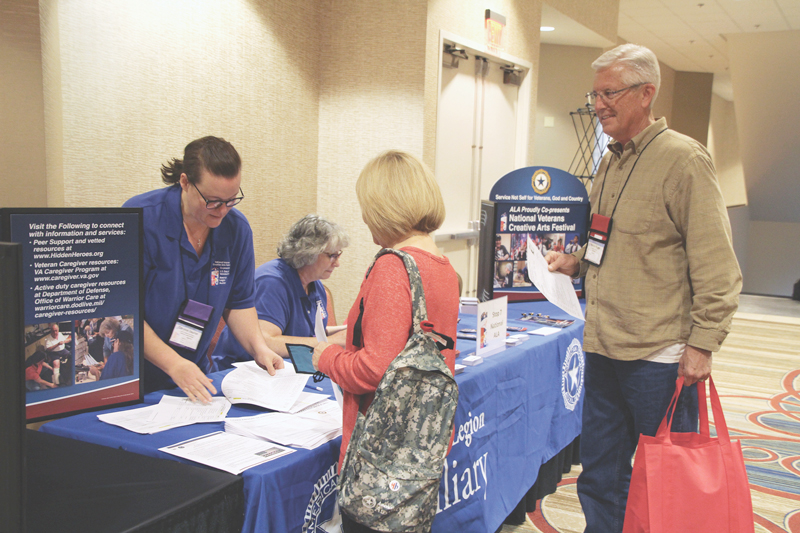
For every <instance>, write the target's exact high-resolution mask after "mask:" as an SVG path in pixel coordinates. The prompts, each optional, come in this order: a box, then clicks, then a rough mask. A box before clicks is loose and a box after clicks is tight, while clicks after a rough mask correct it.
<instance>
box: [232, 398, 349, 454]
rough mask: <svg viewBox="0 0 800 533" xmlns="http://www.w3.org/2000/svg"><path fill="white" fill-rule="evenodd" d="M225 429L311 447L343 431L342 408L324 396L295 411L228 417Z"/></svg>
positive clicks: (240, 433)
mask: <svg viewBox="0 0 800 533" xmlns="http://www.w3.org/2000/svg"><path fill="white" fill-rule="evenodd" d="M317 396H318V395H317ZM225 431H226V432H228V433H234V434H237V435H242V436H245V437H251V438H256V439H262V440H268V441H271V442H277V443H278V444H283V445H284V446H292V447H295V448H306V449H309V450H310V449H312V448H316V447H317V446H319V445H321V444H324V443H326V442H328V441H330V440H333V439H335V438H336V437H338V436H339V435H341V434H342V411H341V409H339V405H338V404H337V403H336V402H335V401H333V400H324V401H323V402H321V403H319V404H316V405H314V406H313V407H311V408H307V409H305V410H303V411H301V412H299V413H296V414H287V413H266V414H263V415H256V416H248V417H241V418H228V419H227V420H225Z"/></svg>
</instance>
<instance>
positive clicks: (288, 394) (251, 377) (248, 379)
mask: <svg viewBox="0 0 800 533" xmlns="http://www.w3.org/2000/svg"><path fill="white" fill-rule="evenodd" d="M307 382H308V375H307V374H296V373H295V371H294V367H293V366H291V365H287V366H286V368H281V369H279V370H276V371H275V375H274V376H270V375H269V373H268V372H267V371H266V370H264V369H262V368H261V367H259V366H258V365H257V364H256V362H255V361H250V362H248V363H245V364H242V365H238V366H237V367H236V369H235V370H234V371H233V372H230V373H229V374H228V375H226V376H225V377H224V378H223V380H222V393H223V394H224V395H225V397H226V398H228V400H230V402H231V403H234V404H236V403H247V404H251V405H257V406H259V407H264V408H265V409H272V410H273V411H282V412H297V411H298V410H299V409H302V408H304V407H307V405H306V404H303V405H298V406H295V403H297V400H298V399H299V398H300V397H301V395H302V393H303V388H304V387H305V386H306V383H307Z"/></svg>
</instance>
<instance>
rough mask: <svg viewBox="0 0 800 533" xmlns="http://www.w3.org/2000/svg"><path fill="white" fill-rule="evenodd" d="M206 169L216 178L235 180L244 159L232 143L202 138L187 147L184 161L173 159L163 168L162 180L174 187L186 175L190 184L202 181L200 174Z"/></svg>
mask: <svg viewBox="0 0 800 533" xmlns="http://www.w3.org/2000/svg"><path fill="white" fill-rule="evenodd" d="M203 169H206V170H207V171H208V172H210V173H211V174H214V175H215V176H223V177H225V178H234V177H236V176H237V175H238V174H239V171H240V170H241V169H242V159H241V158H240V157H239V153H238V152H237V151H236V148H234V147H233V145H232V144H231V143H229V142H228V141H226V140H225V139H222V138H220V137H211V136H208V137H202V138H200V139H197V140H196V141H192V142H190V143H189V144H187V145H186V148H185V149H184V150H183V159H173V160H172V161H170V162H169V163H167V164H166V165H162V166H161V179H162V180H163V181H164V183H166V184H167V185H174V184H175V183H178V181H179V180H180V179H181V174H186V177H187V178H189V183H197V182H199V181H200V173H201V171H202V170H203Z"/></svg>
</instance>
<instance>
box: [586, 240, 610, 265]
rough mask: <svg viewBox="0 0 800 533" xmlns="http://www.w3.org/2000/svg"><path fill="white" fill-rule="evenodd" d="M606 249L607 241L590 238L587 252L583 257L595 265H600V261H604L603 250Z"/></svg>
mask: <svg viewBox="0 0 800 533" xmlns="http://www.w3.org/2000/svg"><path fill="white" fill-rule="evenodd" d="M605 251H606V243H604V242H600V241H597V240H595V239H591V238H590V239H589V242H587V243H586V252H585V253H584V254H583V258H584V259H585V260H586V261H589V262H590V263H592V264H593V265H597V266H600V263H602V262H603V252H605Z"/></svg>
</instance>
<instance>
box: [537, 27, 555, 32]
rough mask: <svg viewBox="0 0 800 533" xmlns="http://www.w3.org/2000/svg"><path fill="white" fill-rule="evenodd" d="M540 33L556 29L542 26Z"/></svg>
mask: <svg viewBox="0 0 800 533" xmlns="http://www.w3.org/2000/svg"><path fill="white" fill-rule="evenodd" d="M539 31H556V29H555V28H554V27H552V26H542V27H541V28H539Z"/></svg>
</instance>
